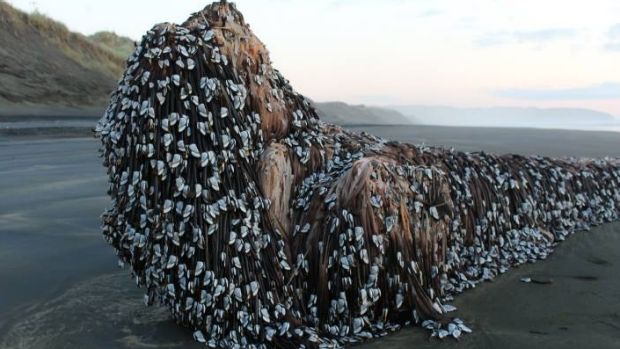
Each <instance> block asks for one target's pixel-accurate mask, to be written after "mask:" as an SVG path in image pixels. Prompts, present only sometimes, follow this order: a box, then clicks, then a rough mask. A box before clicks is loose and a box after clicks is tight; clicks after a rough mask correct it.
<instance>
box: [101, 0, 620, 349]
mask: <svg viewBox="0 0 620 349" xmlns="http://www.w3.org/2000/svg"><path fill="white" fill-rule="evenodd" d="M96 132H97V135H98V136H99V137H100V139H101V142H102V157H103V161H104V165H105V166H106V167H107V168H108V175H109V181H110V189H109V194H110V196H111V199H112V203H111V206H110V208H109V209H108V210H107V211H106V212H105V213H104V215H103V233H104V236H105V237H106V239H107V240H108V242H109V243H110V244H112V245H113V246H114V247H115V248H116V250H117V253H118V256H119V258H120V259H121V261H122V262H124V263H128V264H130V265H131V268H132V271H133V274H134V276H135V278H136V282H137V283H138V285H140V286H144V287H145V288H146V295H145V300H146V303H147V304H151V303H161V304H165V305H167V306H168V307H169V308H170V310H171V312H172V314H173V316H174V318H175V319H176V320H177V321H178V322H179V323H180V324H182V325H184V326H188V327H191V328H192V329H193V331H194V338H195V339H196V340H197V341H199V342H204V343H206V344H208V345H209V346H213V347H226V348H234V347H239V346H241V347H266V346H275V347H282V348H292V347H299V346H300V345H305V346H306V347H317V346H338V345H342V344H346V343H351V342H357V341H361V340H364V339H367V338H372V337H377V336H383V335H384V334H386V333H387V332H389V331H393V330H396V329H398V328H399V327H400V326H402V325H406V324H419V325H421V326H423V327H425V328H428V329H429V330H431V331H432V334H433V335H434V336H438V337H440V338H443V337H447V336H452V337H456V338H458V337H459V336H460V335H461V334H462V333H464V332H469V331H471V330H470V329H469V328H468V327H467V326H466V325H465V324H464V323H463V322H462V321H461V320H459V319H456V318H452V317H451V316H450V312H451V311H453V310H454V309H455V308H454V307H453V306H451V305H450V302H451V300H452V297H453V296H454V295H455V294H458V293H460V292H462V291H463V290H465V289H468V288H470V287H473V286H474V285H476V284H477V283H479V282H480V281H484V280H490V279H493V278H494V277H495V276H497V275H498V274H500V273H503V272H505V271H506V270H508V269H509V268H510V267H511V266H514V265H517V264H521V263H525V262H530V261H535V260H538V259H544V258H546V257H547V256H548V254H549V253H550V252H551V251H552V249H553V247H554V245H555V244H556V243H557V242H558V241H561V240H563V239H564V238H566V237H567V236H568V235H569V234H571V233H572V232H574V231H576V230H582V229H588V228H589V227H590V226H591V225H595V224H599V223H603V222H607V221H612V220H615V219H617V218H618V204H620V188H619V181H620V164H619V163H618V162H617V161H616V160H555V159H550V158H543V157H523V156H517V155H506V156H496V155H491V154H486V153H463V152H456V151H450V150H446V149H442V148H428V147H423V146H414V145H407V144H400V143H396V142H386V141H384V140H382V139H379V138H376V137H373V136H370V135H367V134H361V135H360V134H355V133H350V132H348V131H345V130H342V129H340V128H339V127H336V126H332V125H328V124H323V123H320V122H319V120H318V118H317V115H316V112H315V111H314V109H313V108H312V106H311V104H310V102H309V101H308V100H307V99H306V98H305V97H303V96H301V95H299V94H297V93H296V92H295V91H294V90H293V89H292V87H291V86H290V85H289V83H288V81H287V80H286V79H285V78H284V77H282V76H281V75H280V73H279V72H278V71H277V70H275V69H274V68H272V66H271V64H270V60H269V56H268V53H267V50H266V48H265V46H264V45H263V44H262V43H261V42H260V41H259V40H258V39H257V38H256V36H254V34H253V33H252V32H251V31H250V29H249V27H248V26H247V25H246V24H245V22H244V19H243V16H242V15H241V13H240V12H239V11H237V10H236V8H235V7H234V5H233V4H230V3H226V2H221V3H214V4H212V5H209V6H207V7H206V8H205V9H204V10H202V11H200V12H198V13H196V14H194V15H192V16H191V17H190V18H189V19H188V20H187V21H186V22H185V23H183V24H182V25H174V24H160V25H157V26H155V27H154V28H153V29H151V30H150V31H149V32H147V34H146V35H145V36H144V37H143V39H142V41H141V43H140V45H139V46H138V47H137V49H136V51H135V53H134V54H133V55H132V56H131V58H130V59H129V61H128V63H127V69H126V71H125V74H124V76H123V78H122V80H121V81H120V84H119V87H118V89H117V90H116V91H115V92H114V93H113V94H112V97H111V101H110V105H109V107H108V109H107V111H106V113H105V115H104V117H103V118H102V119H101V121H100V122H99V124H98V125H97V129H96Z"/></svg>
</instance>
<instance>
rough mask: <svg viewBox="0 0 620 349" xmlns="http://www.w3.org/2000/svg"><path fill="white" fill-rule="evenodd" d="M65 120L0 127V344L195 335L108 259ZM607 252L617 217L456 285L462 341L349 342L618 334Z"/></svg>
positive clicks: (138, 343) (438, 141)
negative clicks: (538, 255) (546, 254)
mask: <svg viewBox="0 0 620 349" xmlns="http://www.w3.org/2000/svg"><path fill="white" fill-rule="evenodd" d="M0 121H2V120H0ZM5 121H7V122H10V120H5ZM66 122H69V123H70V122H72V121H71V120H69V121H66ZM93 125H94V120H93ZM67 126H69V128H66V127H67ZM70 126H71V125H64V124H63V125H62V126H61V127H58V128H56V129H53V130H51V129H50V128H48V127H46V125H43V127H40V128H38V127H33V128H31V129H29V130H25V129H22V128H21V127H13V128H10V131H7V130H6V129H5V130H0V178H1V180H0V193H1V194H2V195H1V197H2V198H3V200H0V280H1V282H0V348H33V349H35V348H178V347H182V348H202V347H203V346H202V345H199V344H197V343H194V342H193V340H192V339H191V333H189V332H188V331H185V330H183V329H181V328H179V327H178V326H176V325H175V324H174V322H173V321H172V320H170V318H169V317H168V312H167V310H166V309H158V308H146V307H144V305H143V303H142V293H141V291H140V290H139V289H137V288H136V286H135V284H134V282H133V281H132V280H131V277H130V275H129V271H128V270H119V269H118V267H117V264H116V258H115V256H114V252H113V250H112V248H111V247H109V246H108V245H107V244H106V243H105V242H104V241H103V239H102V237H101V234H100V232H99V215H100V214H101V212H102V211H103V209H104V207H105V206H106V205H107V204H108V199H107V197H106V196H105V193H106V182H105V173H104V168H103V167H102V166H101V165H100V159H99V158H98V157H97V147H98V144H97V141H96V140H94V139H91V138H83V137H85V136H87V135H88V128H87V127H84V126H83V124H76V125H75V127H70ZM358 129H360V130H361V129H363V130H366V131H369V132H371V133H373V134H376V135H380V136H384V137H388V138H393V139H397V140H401V141H410V142H415V143H422V142H424V143H426V144H434V145H444V146H448V147H451V146H453V147H455V148H456V149H458V150H466V151H477V150H485V151H489V152H498V153H505V152H513V153H524V154H532V153H537V154H542V155H549V156H558V157H563V156H583V157H594V156H596V157H602V156H615V157H617V156H620V133H613V132H583V131H557V130H533V129H491V128H489V129H485V128H452V127H433V126H419V127H417V126H408V127H400V126H397V127H360V128H358ZM33 130H37V131H36V132H34V131H33ZM76 137H77V138H76ZM618 261H620V224H619V223H613V224H608V225H604V226H600V227H596V228H594V229H592V231H590V232H579V233H577V234H575V235H574V236H572V237H570V238H569V239H568V240H567V241H565V242H563V243H561V244H560V245H559V246H558V248H557V249H556V252H555V253H554V254H553V255H552V256H551V257H550V258H548V260H546V261H542V262H539V263H536V264H530V265H525V266H522V267H519V268H517V269H512V270H510V271H509V272H508V273H506V274H505V275H502V276H500V277H499V278H497V279H496V280H494V281H493V282H491V283H484V284H481V285H479V286H478V287H477V288H476V289H475V290H471V291H467V292H465V293H464V294H463V295H461V296H459V297H457V299H456V302H455V303H454V304H455V305H456V306H457V307H458V310H457V312H455V313H453V314H454V316H457V317H460V318H462V319H463V320H465V322H466V323H467V324H468V325H470V327H472V328H473V330H474V333H473V334H471V335H468V336H465V337H463V338H462V339H461V340H460V341H459V342H457V341H455V340H444V341H438V340H436V339H428V334H427V332H426V331H424V330H422V329H420V328H406V329H403V330H401V331H400V332H398V333H396V334H393V335H390V336H388V337H386V338H383V339H381V340H377V341H374V342H370V343H366V344H363V345H362V346H360V347H362V348H379V347H380V348H383V349H386V348H405V347H416V348H431V347H432V348H498V347H501V348H538V347H545V348H572V347H579V348H618V347H620V345H619V344H618V343H620V291H618V290H620V277H618V275H619V274H618V266H619V262H618ZM522 277H533V278H537V279H541V280H548V279H550V280H553V282H552V283H551V284H545V285H541V284H532V283H530V284H527V283H523V282H520V281H519V280H520V278H522Z"/></svg>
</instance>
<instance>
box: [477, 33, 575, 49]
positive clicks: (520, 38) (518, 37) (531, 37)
mask: <svg viewBox="0 0 620 349" xmlns="http://www.w3.org/2000/svg"><path fill="white" fill-rule="evenodd" d="M576 35H577V30H575V29H572V28H549V29H540V30H533V31H512V32H507V31H504V32H496V33H486V34H484V35H482V36H481V37H479V38H478V39H477V40H476V44H477V45H478V46H482V47H487V46H495V45H504V44H523V43H537V44H539V43H544V42H549V41H555V40H566V39H573V38H575V37H576Z"/></svg>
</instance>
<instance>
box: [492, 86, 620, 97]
mask: <svg viewBox="0 0 620 349" xmlns="http://www.w3.org/2000/svg"><path fill="white" fill-rule="evenodd" d="M495 94H496V95H497V96H499V97H504V98H516V99H528V100H597V99H618V100H620V83H617V82H604V83H600V84H596V85H590V86H583V87H576V88H564V89H553V88H550V89H522V88H514V89H503V90H498V91H496V92H495Z"/></svg>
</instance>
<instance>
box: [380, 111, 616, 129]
mask: <svg viewBox="0 0 620 349" xmlns="http://www.w3.org/2000/svg"><path fill="white" fill-rule="evenodd" d="M390 108H392V109H395V110H397V111H399V112H401V113H402V114H403V115H406V116H409V117H415V118H416V120H417V121H418V122H419V123H420V124H426V125H440V126H487V127H546V128H576V129H579V128H582V127H588V126H591V125H601V124H614V123H617V121H616V119H615V118H614V117H613V116H612V115H611V114H608V113H603V112H599V111H595V110H590V109H580V108H520V107H492V108H455V107H447V106H424V105H413V106H391V107H390Z"/></svg>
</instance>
